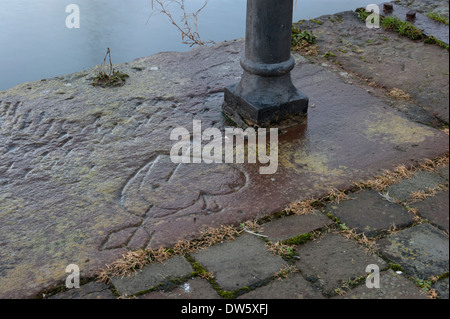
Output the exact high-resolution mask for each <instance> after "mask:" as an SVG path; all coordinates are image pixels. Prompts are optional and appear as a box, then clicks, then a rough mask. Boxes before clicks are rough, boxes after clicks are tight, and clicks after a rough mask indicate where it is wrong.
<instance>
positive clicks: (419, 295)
mask: <svg viewBox="0 0 450 319" xmlns="http://www.w3.org/2000/svg"><path fill="white" fill-rule="evenodd" d="M335 298H336V299H429V296H428V295H427V294H425V293H423V292H422V291H420V289H419V288H418V287H417V286H416V285H415V284H414V283H413V282H411V281H410V280H408V279H406V278H405V277H404V276H402V275H398V274H396V273H395V272H394V271H392V270H391V269H388V270H386V271H383V272H381V273H380V288H367V286H366V285H365V284H364V283H363V284H362V285H361V286H359V287H357V288H354V289H352V290H351V291H349V292H347V293H346V294H345V295H344V296H339V297H335Z"/></svg>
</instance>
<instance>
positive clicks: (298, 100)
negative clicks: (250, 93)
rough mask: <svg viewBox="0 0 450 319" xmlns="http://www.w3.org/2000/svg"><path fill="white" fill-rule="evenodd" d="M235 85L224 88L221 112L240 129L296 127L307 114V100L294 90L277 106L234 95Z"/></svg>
mask: <svg viewBox="0 0 450 319" xmlns="http://www.w3.org/2000/svg"><path fill="white" fill-rule="evenodd" d="M236 87H237V84H234V85H231V86H229V87H226V88H225V97H224V103H223V105H222V110H223V112H224V114H225V115H226V116H227V117H229V118H230V119H231V120H232V121H233V122H235V123H236V125H237V126H240V127H249V126H251V127H255V126H256V127H266V128H268V127H273V126H274V125H276V126H277V127H289V126H294V125H298V124H300V123H301V122H303V120H304V119H305V117H306V115H307V112H308V104H309V98H308V97H307V96H306V95H304V94H303V93H302V92H300V91H299V90H296V92H295V94H293V95H292V96H291V97H290V98H289V99H288V100H287V101H285V102H280V103H277V104H268V103H264V101H263V100H264V98H262V99H261V100H262V101H258V102H253V101H248V100H247V99H245V98H242V97H240V96H238V95H236V93H235V91H236Z"/></svg>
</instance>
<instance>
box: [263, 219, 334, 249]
mask: <svg viewBox="0 0 450 319" xmlns="http://www.w3.org/2000/svg"><path fill="white" fill-rule="evenodd" d="M332 223H333V222H332V221H331V220H330V219H329V218H327V217H326V216H325V215H323V214H321V213H320V212H318V211H315V212H314V213H313V214H308V215H302V216H298V215H292V216H287V217H283V218H279V219H276V220H274V221H271V222H269V223H266V224H264V225H263V231H262V234H263V235H265V236H268V237H267V239H268V240H269V241H271V242H273V243H275V242H277V241H284V240H287V239H290V238H294V237H297V236H299V235H302V234H305V233H309V232H311V231H314V230H317V229H320V228H322V227H324V226H327V225H330V224H332Z"/></svg>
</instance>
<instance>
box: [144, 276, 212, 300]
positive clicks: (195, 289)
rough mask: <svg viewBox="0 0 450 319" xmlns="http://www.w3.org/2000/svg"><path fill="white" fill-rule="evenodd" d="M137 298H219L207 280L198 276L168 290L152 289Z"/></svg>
mask: <svg viewBox="0 0 450 319" xmlns="http://www.w3.org/2000/svg"><path fill="white" fill-rule="evenodd" d="M139 299H220V296H219V295H218V294H217V292H216V291H215V290H214V289H213V288H212V287H211V285H210V284H209V283H208V281H206V280H204V279H200V278H194V279H189V280H187V281H186V282H184V283H183V284H181V285H179V286H177V287H176V288H175V289H172V290H170V291H154V292H150V293H148V294H145V295H142V296H140V297H139Z"/></svg>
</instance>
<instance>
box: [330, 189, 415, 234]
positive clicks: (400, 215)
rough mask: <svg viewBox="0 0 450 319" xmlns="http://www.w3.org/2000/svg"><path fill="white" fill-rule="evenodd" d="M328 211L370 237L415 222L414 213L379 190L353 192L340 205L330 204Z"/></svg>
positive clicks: (348, 225)
mask: <svg viewBox="0 0 450 319" xmlns="http://www.w3.org/2000/svg"><path fill="white" fill-rule="evenodd" d="M326 212H329V213H331V214H332V215H334V216H336V217H338V218H339V220H340V221H341V222H342V223H344V224H345V225H346V226H347V227H349V228H350V229H355V231H356V232H357V233H358V234H359V233H364V234H365V235H366V236H368V237H372V236H376V235H378V234H379V233H380V232H381V231H383V230H386V229H389V228H391V227H392V226H393V225H395V226H396V227H400V228H403V227H406V226H409V225H411V224H412V223H413V217H414V216H413V215H412V214H411V213H409V212H408V211H407V210H406V209H405V208H403V207H402V206H400V205H397V204H394V203H391V202H389V201H387V200H386V199H384V198H383V197H382V196H381V195H380V194H379V193H378V192H375V191H362V192H360V193H356V194H352V195H351V199H350V200H346V201H343V202H341V203H340V204H339V205H337V204H336V205H329V206H327V208H326Z"/></svg>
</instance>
